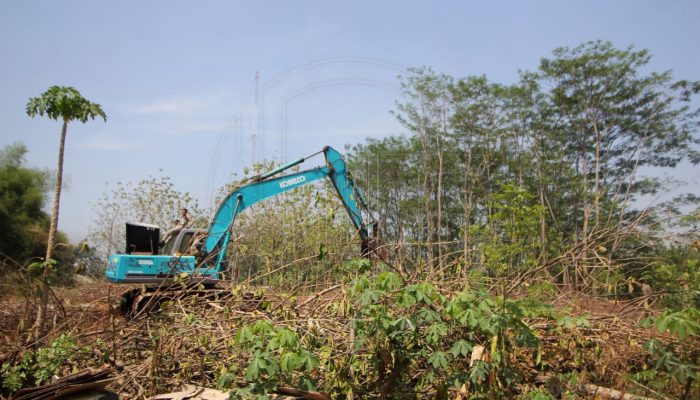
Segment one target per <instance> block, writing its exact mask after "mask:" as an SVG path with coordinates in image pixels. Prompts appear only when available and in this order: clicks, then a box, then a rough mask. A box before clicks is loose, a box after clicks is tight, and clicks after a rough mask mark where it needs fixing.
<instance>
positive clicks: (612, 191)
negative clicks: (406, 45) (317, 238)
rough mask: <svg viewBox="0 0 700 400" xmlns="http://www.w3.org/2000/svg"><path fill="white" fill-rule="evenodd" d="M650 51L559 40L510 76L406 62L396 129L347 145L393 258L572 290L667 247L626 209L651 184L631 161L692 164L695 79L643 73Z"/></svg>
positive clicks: (623, 275)
mask: <svg viewBox="0 0 700 400" xmlns="http://www.w3.org/2000/svg"><path fill="white" fill-rule="evenodd" d="M650 58H651V56H650V55H649V53H648V52H647V51H646V50H635V49H634V48H632V47H629V48H626V49H618V48H616V47H614V46H613V45H612V44H610V43H607V42H590V43H585V44H582V45H580V46H578V47H575V48H567V47H563V48H559V49H556V50H555V51H554V52H553V55H552V57H550V58H543V59H542V60H541V62H540V65H539V68H538V69H537V70H536V71H534V72H521V73H520V78H519V80H518V82H516V83H514V84H510V85H506V84H500V83H496V82H492V81H490V80H489V79H488V78H487V77H486V76H469V77H465V78H455V77H452V76H449V75H446V74H440V73H436V72H434V71H433V70H432V69H431V68H429V67H422V68H413V69H410V70H409V73H408V74H407V76H404V77H402V79H401V82H402V88H403V93H404V96H403V99H402V100H401V101H400V102H398V103H397V108H396V110H395V112H394V114H395V116H396V118H397V119H398V120H399V121H400V122H401V123H402V124H403V125H404V126H405V127H406V128H407V130H408V131H409V135H408V136H390V137H386V138H383V139H368V140H366V141H365V142H364V143H361V144H357V145H355V146H351V147H349V149H348V150H349V152H350V155H349V157H350V160H351V164H352V166H353V168H352V169H353V171H354V172H355V173H356V175H357V176H358V178H359V180H360V181H361V184H362V187H364V188H365V189H366V190H367V191H368V197H369V198H370V199H372V204H373V205H375V207H376V209H377V212H378V213H379V215H380V217H381V220H382V221H383V224H384V225H383V233H384V235H385V241H386V242H388V243H393V244H395V245H396V249H397V252H398V257H399V261H400V263H402V265H403V267H404V268H408V269H418V268H425V269H426V270H427V271H429V272H431V273H441V274H445V273H452V272H461V273H464V274H468V273H473V272H474V271H480V272H483V273H484V274H486V275H489V276H502V277H507V278H509V279H510V280H511V281H515V282H518V280H519V279H520V278H522V277H523V276H524V275H528V274H535V273H537V274H540V275H542V276H546V277H556V278H557V281H558V282H559V283H563V284H565V285H568V286H570V287H579V288H581V287H591V286H595V287H617V286H618V285H620V284H628V283H630V282H632V280H630V276H631V275H630V274H632V270H633V269H634V270H635V271H637V273H636V278H633V279H637V278H640V277H641V274H642V273H641V272H639V270H640V268H641V270H643V269H644V268H643V267H649V266H650V263H652V262H653V260H654V259H652V258H648V257H647V256H648V255H649V253H650V251H651V250H653V249H652V247H654V246H659V245H665V244H668V243H667V242H663V241H659V240H657V237H656V236H655V235H654V233H658V232H659V230H660V229H661V228H662V226H661V225H660V223H661V222H662V221H660V220H659V219H658V218H656V217H655V215H656V214H654V213H652V212H651V211H652V210H649V209H646V210H640V209H635V206H636V204H638V203H636V201H637V200H638V199H640V198H642V196H644V195H647V194H654V193H658V192H659V191H660V190H665V186H664V183H665V182H663V181H661V180H660V179H659V178H658V177H655V176H651V175H649V174H643V173H642V171H644V170H646V171H648V168H649V167H654V168H668V169H672V168H675V167H677V166H678V165H679V163H681V162H682V161H684V160H686V161H689V162H690V163H692V165H696V164H697V163H698V161H700V153H698V149H697V144H698V137H697V127H698V118H697V117H698V112H697V111H696V110H692V109H691V108H690V106H691V104H692V103H691V99H692V98H693V96H694V95H696V94H697V93H698V91H699V89H700V84H699V83H698V82H688V81H683V80H681V81H675V80H673V79H672V76H671V73H670V72H662V73H657V72H650V71H649V66H648V63H649V61H650ZM691 197H692V196H691ZM678 205H679V204H676V205H675V206H676V211H677V210H678V208H677V206H678ZM635 268H636V269H635ZM632 275H633V274H632ZM632 284H634V282H633V283H632Z"/></svg>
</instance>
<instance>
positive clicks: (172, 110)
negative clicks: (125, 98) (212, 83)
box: [131, 96, 221, 115]
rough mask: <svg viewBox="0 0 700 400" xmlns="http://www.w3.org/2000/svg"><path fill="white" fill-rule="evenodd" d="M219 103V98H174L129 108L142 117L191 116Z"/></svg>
mask: <svg viewBox="0 0 700 400" xmlns="http://www.w3.org/2000/svg"><path fill="white" fill-rule="evenodd" d="M220 102H221V97H220V96H210V97H175V98H171V99H162V100H155V101H152V102H149V103H146V104H142V105H139V106H135V107H132V108H131V111H132V112H135V113H137V114H143V115H152V114H180V115H184V114H192V113H195V112H198V111H201V110H205V109H211V108H213V107H214V106H215V105H217V104H219V103H220Z"/></svg>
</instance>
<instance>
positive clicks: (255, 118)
mask: <svg viewBox="0 0 700 400" xmlns="http://www.w3.org/2000/svg"><path fill="white" fill-rule="evenodd" d="M259 83H260V74H259V73H258V71H255V102H254V103H253V133H252V138H251V139H252V142H253V164H255V148H256V146H257V144H256V140H257V137H258V84H259Z"/></svg>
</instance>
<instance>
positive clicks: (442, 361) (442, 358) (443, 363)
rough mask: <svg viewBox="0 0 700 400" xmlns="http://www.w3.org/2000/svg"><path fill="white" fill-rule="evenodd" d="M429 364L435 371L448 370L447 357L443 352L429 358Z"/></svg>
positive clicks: (437, 352)
mask: <svg viewBox="0 0 700 400" xmlns="http://www.w3.org/2000/svg"><path fill="white" fill-rule="evenodd" d="M428 362H429V363H430V365H432V366H433V368H435V369H440V368H446V367H447V355H446V354H445V353H443V352H442V351H436V352H435V353H433V354H432V355H431V356H430V357H429V358H428Z"/></svg>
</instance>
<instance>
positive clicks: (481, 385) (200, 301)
mask: <svg viewBox="0 0 700 400" xmlns="http://www.w3.org/2000/svg"><path fill="white" fill-rule="evenodd" d="M359 269H360V270H361V269H362V268H359ZM114 290H115V289H110V293H109V296H108V297H105V298H102V299H101V300H100V302H102V304H101V305H93V308H95V309H97V310H98V311H97V312H95V313H94V314H93V316H92V317H86V314H90V313H89V307H87V308H86V307H85V306H84V305H83V306H80V307H81V310H82V312H75V310H74V311H73V312H71V311H70V310H72V308H71V307H70V306H66V307H67V308H68V309H69V312H68V317H67V319H66V320H65V321H63V323H62V324H59V325H58V329H57V330H55V331H54V333H53V335H55V336H57V335H58V333H59V331H60V332H62V333H64V334H65V333H69V334H70V335H72V337H74V338H75V339H76V343H77V344H76V346H77V347H76V348H77V349H79V351H78V350H76V351H72V352H71V354H70V355H69V356H68V357H67V361H66V362H67V365H73V369H75V366H77V365H80V366H81V367H88V366H94V367H99V366H101V365H102V364H103V363H105V362H106V363H109V364H112V366H113V369H114V371H115V376H116V381H115V382H114V383H113V384H112V385H111V386H110V388H111V390H113V391H115V392H116V393H119V394H120V395H121V396H122V397H123V398H135V399H136V398H148V397H149V396H153V395H156V394H158V393H165V392H170V391H174V390H177V389H178V388H179V387H182V385H184V384H196V385H198V386H203V387H211V388H219V389H221V390H225V391H231V393H232V394H233V396H234V398H253V397H251V396H260V395H272V394H275V393H277V394H284V395H290V396H294V397H299V398H312V399H329V398H409V397H410V398H436V397H437V398H461V399H466V398H468V397H469V396H474V395H476V396H478V395H480V394H481V395H487V394H492V395H496V396H513V397H516V396H522V397H523V398H527V396H532V395H534V394H535V393H542V394H543V395H547V396H552V397H553V398H557V397H558V396H561V395H562V393H564V394H566V392H569V394H580V395H584V396H586V395H590V392H591V391H592V390H593V391H595V392H596V395H597V396H601V397H603V396H604V393H612V394H610V396H612V397H609V398H623V397H614V396H618V395H619V396H623V395H624V394H625V393H636V394H637V395H639V396H651V397H660V398H663V397H665V396H668V397H679V396H680V395H681V394H682V393H683V387H682V382H681V384H668V385H665V387H658V386H654V385H650V384H648V382H650V381H653V380H645V379H644V378H643V377H644V376H645V375H644V374H650V373H651V372H650V371H652V370H653V368H654V360H653V359H652V357H651V355H650V353H649V352H648V351H647V350H645V349H644V348H643V345H644V344H645V343H647V342H649V341H650V340H652V339H657V340H659V339H660V340H662V341H663V343H665V344H668V345H673V344H674V340H673V339H672V338H671V337H668V336H663V335H659V334H658V333H656V331H655V330H654V329H649V328H642V327H640V325H639V322H640V321H642V320H643V319H644V318H645V317H646V316H647V314H649V310H650V309H649V308H647V307H645V303H644V302H641V301H639V300H634V301H627V302H614V301H605V300H600V299H591V298H587V299H579V298H575V297H572V296H571V294H567V295H564V294H561V295H559V296H554V297H551V298H549V299H548V300H549V301H548V302H543V301H540V300H537V299H534V298H530V297H521V298H518V297H515V296H514V297H511V298H506V297H505V296H495V295H492V294H489V293H488V291H486V290H479V289H478V288H472V289H470V288H465V287H464V283H463V282H461V283H460V282H449V281H440V280H433V281H425V280H419V279H412V278H409V277H406V276H403V275H401V274H400V273H397V272H394V271H389V270H387V271H384V272H377V271H374V272H371V273H370V272H366V273H358V274H356V276H355V277H354V279H351V280H347V281H345V282H337V283H334V284H328V285H327V286H326V287H325V288H322V289H318V290H317V291H316V292H314V293H303V290H302V291H299V290H295V289H292V290H289V289H288V290H282V289H280V288H269V287H268V288H262V287H243V286H236V285H233V284H231V285H222V286H221V287H220V288H219V289H216V290H204V289H203V288H192V287H186V286H183V288H182V289H181V290H175V291H173V290H172V289H171V290H169V291H167V292H162V293H155V294H154V295H153V296H152V298H151V299H150V300H149V303H148V307H145V308H143V309H141V310H139V311H137V312H136V313H134V314H133V315H131V316H130V317H129V318H126V317H123V316H120V315H119V312H118V311H117V309H118V305H119V304H118V296H116V295H115V293H114ZM193 294H194V295H193ZM76 307H77V306H76ZM86 311H87V312H86ZM95 315H97V316H99V318H95ZM86 322H90V323H87V324H86ZM675 344H676V345H679V346H680V345H681V343H679V342H676V343H675ZM682 345H683V346H684V347H685V349H686V350H687V351H689V352H691V351H695V352H697V351H698V343H697V341H696V340H694V341H686V342H685V343H682ZM27 351H29V350H27ZM21 353H22V352H21V351H20V352H15V353H14V354H15V355H14V363H15V364H17V363H18V362H19V361H18V360H21V359H22V354H21ZM61 371H62V372H63V373H68V372H69V370H65V371H63V370H61ZM61 371H59V374H60V373H61ZM638 377H639V378H638ZM608 389H609V390H611V391H607V392H606V391H605V390H608Z"/></svg>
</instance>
